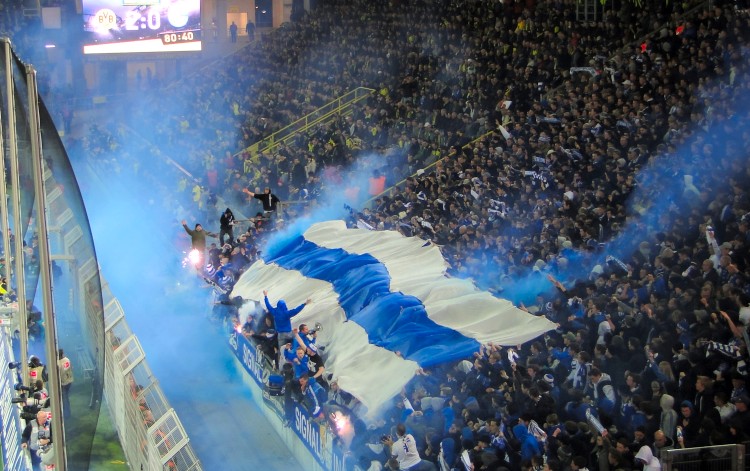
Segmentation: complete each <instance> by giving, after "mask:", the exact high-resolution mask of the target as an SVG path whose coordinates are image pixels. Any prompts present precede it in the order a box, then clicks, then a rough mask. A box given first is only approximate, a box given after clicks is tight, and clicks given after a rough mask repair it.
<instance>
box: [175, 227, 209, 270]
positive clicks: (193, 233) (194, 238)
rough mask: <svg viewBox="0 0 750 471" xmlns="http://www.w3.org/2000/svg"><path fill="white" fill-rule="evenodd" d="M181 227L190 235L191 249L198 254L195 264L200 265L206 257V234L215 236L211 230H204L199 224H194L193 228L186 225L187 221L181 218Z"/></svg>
mask: <svg viewBox="0 0 750 471" xmlns="http://www.w3.org/2000/svg"><path fill="white" fill-rule="evenodd" d="M182 227H183V229H185V232H187V233H188V235H189V236H190V246H191V247H192V249H193V250H197V251H198V254H199V255H200V260H199V263H197V264H196V266H197V267H201V266H202V261H203V260H205V258H206V236H208V237H217V236H216V234H214V233H213V232H209V231H204V230H203V226H202V225H200V224H196V225H195V228H194V229H190V228H189V227H188V226H187V221H185V220H184V219H183V220H182Z"/></svg>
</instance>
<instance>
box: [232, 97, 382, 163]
mask: <svg viewBox="0 0 750 471" xmlns="http://www.w3.org/2000/svg"><path fill="white" fill-rule="evenodd" d="M373 93H375V90H373V89H372V88H365V87H358V88H355V89H354V90H352V91H350V92H347V93H345V94H344V95H341V96H340V97H338V98H336V99H334V100H333V101H331V102H329V103H326V104H325V105H323V106H321V107H320V108H318V109H317V110H315V111H313V112H312V113H309V114H307V115H305V116H303V117H302V118H300V119H298V120H297V121H294V122H293V123H291V124H289V125H288V126H285V127H283V128H281V129H279V130H278V131H276V132H274V133H273V134H271V135H270V136H268V137H266V138H264V139H262V140H261V141H259V142H256V143H255V144H253V145H251V146H249V147H247V148H245V149H243V150H242V151H240V152H237V153H236V154H235V156H237V155H239V154H242V153H243V152H244V153H247V154H249V155H250V156H251V158H253V159H254V158H255V157H257V156H258V155H259V154H262V153H264V152H273V151H274V150H275V149H276V148H277V147H278V146H279V145H281V144H282V143H285V142H287V141H288V140H290V139H291V138H293V137H294V136H295V135H297V134H298V133H300V132H305V131H307V130H308V129H310V128H311V127H313V126H315V125H316V124H318V123H322V122H324V121H327V120H329V119H331V118H333V117H335V116H340V115H345V114H347V113H348V112H349V111H350V110H351V109H352V107H354V105H356V104H357V103H359V102H360V101H362V100H365V99H367V98H368V97H369V96H370V95H372V94H373Z"/></svg>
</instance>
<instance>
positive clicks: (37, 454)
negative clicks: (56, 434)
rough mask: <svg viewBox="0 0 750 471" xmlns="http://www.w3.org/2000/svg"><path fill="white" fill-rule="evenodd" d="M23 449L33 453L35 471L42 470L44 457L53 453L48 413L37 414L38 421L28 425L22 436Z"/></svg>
mask: <svg viewBox="0 0 750 471" xmlns="http://www.w3.org/2000/svg"><path fill="white" fill-rule="evenodd" d="M21 447H22V448H24V449H27V448H28V449H29V451H30V452H31V464H32V466H33V467H34V470H39V469H41V467H40V465H41V464H42V460H43V459H44V458H43V457H45V456H46V455H47V454H48V453H52V427H51V426H50V418H49V413H48V412H44V411H39V412H37V414H36V419H35V420H33V421H31V422H29V424H28V425H26V428H25V429H24V430H23V433H22V434H21Z"/></svg>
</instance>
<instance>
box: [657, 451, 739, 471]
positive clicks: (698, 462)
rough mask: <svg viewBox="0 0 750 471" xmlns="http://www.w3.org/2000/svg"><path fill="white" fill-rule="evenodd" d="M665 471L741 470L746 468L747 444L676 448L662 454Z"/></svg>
mask: <svg viewBox="0 0 750 471" xmlns="http://www.w3.org/2000/svg"><path fill="white" fill-rule="evenodd" d="M662 460H663V463H662V470H664V471H741V470H744V469H745V445H715V446H704V447H696V448H676V449H673V450H667V451H666V452H664V453H663V454H662Z"/></svg>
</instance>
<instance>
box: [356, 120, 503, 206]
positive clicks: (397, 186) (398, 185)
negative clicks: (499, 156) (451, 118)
mask: <svg viewBox="0 0 750 471" xmlns="http://www.w3.org/2000/svg"><path fill="white" fill-rule="evenodd" d="M493 134H495V131H490V132H487V133H485V134H482V135H481V136H479V137H477V138H475V139H474V140H472V141H471V142H468V143H466V144H464V145H463V147H461V149H462V150H463V149H469V148H470V147H471V146H472V145H473V144H474V143H476V142H478V141H481V140H482V139H484V138H486V137H488V136H491V135H493ZM454 155H456V151H453V152H450V153H448V154H447V155H445V156H444V157H441V158H439V159H437V160H436V161H434V162H433V163H431V164H430V165H428V166H426V167H424V168H421V169H419V170H418V171H417V172H419V173H413V174H412V175H410V177H416V176H418V175H421V174H422V172H424V173H429V171H430V169H432V168H433V167H435V166H436V165H437V164H438V163H439V162H443V161H444V160H445V159H447V158H448V157H452V156H454ZM407 178H409V177H407ZM405 183H406V178H404V179H403V180H401V181H400V182H398V183H395V184H393V185H392V186H390V187H388V188H386V189H385V190H383V192H382V193H380V194H379V195H375V196H373V197H372V198H370V199H369V200H367V201H365V202H364V203H362V208H369V207H370V205H371V204H372V202H373V201H375V200H376V199H377V198H380V197H381V196H389V197H390V196H393V193H394V192H395V191H397V190H399V189H400V188H401V187H402V186H404V184H405Z"/></svg>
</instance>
